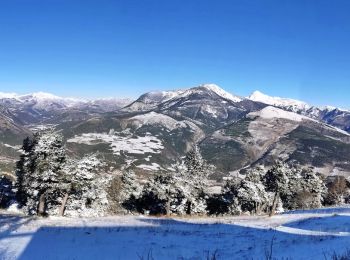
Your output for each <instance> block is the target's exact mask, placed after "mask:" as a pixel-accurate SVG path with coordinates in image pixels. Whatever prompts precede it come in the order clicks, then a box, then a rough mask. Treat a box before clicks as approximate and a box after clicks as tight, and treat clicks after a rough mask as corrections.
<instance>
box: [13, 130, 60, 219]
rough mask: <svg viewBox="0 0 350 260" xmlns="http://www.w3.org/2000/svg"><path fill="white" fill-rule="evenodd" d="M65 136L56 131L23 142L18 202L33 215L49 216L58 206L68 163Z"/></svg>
mask: <svg viewBox="0 0 350 260" xmlns="http://www.w3.org/2000/svg"><path fill="white" fill-rule="evenodd" d="M65 159H66V156H65V149H64V146H63V137H62V135H59V134H57V133H54V132H53V131H52V130H49V131H46V132H43V133H40V134H35V135H34V137H33V139H30V138H26V139H25V140H24V142H23V155H22V156H21V157H20V161H19V162H18V163H17V169H16V174H17V185H16V186H17V199H18V201H19V202H20V203H21V205H22V206H23V208H24V209H25V210H26V211H27V212H28V213H29V214H38V215H45V214H46V213H47V210H50V209H51V208H52V207H54V206H55V205H56V204H57V190H59V189H60V183H61V178H62V176H63V172H62V166H63V164H64V162H65Z"/></svg>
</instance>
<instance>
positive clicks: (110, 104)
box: [0, 84, 350, 181]
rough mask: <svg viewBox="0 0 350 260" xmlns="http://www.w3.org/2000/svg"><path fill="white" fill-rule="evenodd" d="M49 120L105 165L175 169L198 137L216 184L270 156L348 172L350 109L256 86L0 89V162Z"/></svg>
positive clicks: (5, 164)
mask: <svg viewBox="0 0 350 260" xmlns="http://www.w3.org/2000/svg"><path fill="white" fill-rule="evenodd" d="M46 127H54V128H55V129H56V130H57V131H60V132H61V133H62V134H63V135H64V137H65V139H66V141H67V142H66V145H67V148H68V150H69V152H70V153H71V154H74V155H77V156H81V155H83V154H86V153H90V152H96V151H98V152H100V154H102V155H103V156H104V158H105V159H106V160H107V161H108V163H109V164H110V170H111V171H113V170H114V169H119V168H121V167H123V168H125V167H129V168H132V169H133V170H134V171H136V172H137V173H139V174H150V173H152V172H155V171H172V170H174V167H173V166H174V163H175V162H176V161H178V160H179V159H180V158H181V157H183V156H184V155H185V153H186V152H188V151H189V150H190V149H191V147H193V145H194V144H195V143H197V144H198V145H199V146H200V148H201V151H202V154H203V157H204V158H205V159H206V160H207V161H208V163H210V164H212V165H213V166H215V170H214V172H215V174H213V176H212V177H213V178H215V179H217V180H219V181H220V180H222V178H223V177H225V176H228V175H230V174H236V173H238V172H242V171H244V170H245V169H247V168H249V167H251V166H254V165H257V164H265V165H270V164H271V163H273V161H274V160H276V159H282V160H285V161H290V162H298V163H300V164H302V165H304V166H308V167H313V168H314V169H315V170H317V171H318V172H321V173H323V174H326V175H329V174H343V175H348V174H349V173H350V134H349V133H350V111H347V110H342V109H339V108H333V107H325V108H320V107H316V106H311V105H309V104H307V103H305V102H302V101H298V100H293V99H286V98H279V97H270V96H267V95H265V94H263V93H261V92H258V91H255V92H254V93H252V95H250V96H249V97H240V96H236V95H233V94H230V93H228V92H226V91H224V90H223V89H221V88H220V87H218V86H217V85H214V84H204V85H200V86H198V87H194V88H190V89H184V90H176V91H159V92H149V93H145V94H143V95H141V96H140V97H139V98H138V99H136V100H133V101H132V100H127V99H99V100H83V99H72V98H61V97H57V96H54V95H51V94H47V93H34V94H28V95H17V94H7V93H0V152H1V153H0V169H1V170H2V171H11V169H12V168H13V166H14V163H15V160H16V158H17V157H18V155H19V153H20V151H19V147H20V145H21V142H22V140H23V138H24V137H25V136H28V135H30V134H31V133H33V132H35V131H38V130H40V129H44V128H46Z"/></svg>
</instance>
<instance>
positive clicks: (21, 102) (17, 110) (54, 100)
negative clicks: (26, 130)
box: [0, 92, 131, 124]
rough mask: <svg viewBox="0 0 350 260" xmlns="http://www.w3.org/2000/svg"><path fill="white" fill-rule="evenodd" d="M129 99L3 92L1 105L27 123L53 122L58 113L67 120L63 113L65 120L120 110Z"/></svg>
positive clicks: (0, 100) (60, 117)
mask: <svg viewBox="0 0 350 260" xmlns="http://www.w3.org/2000/svg"><path fill="white" fill-rule="evenodd" d="M129 103H131V100H130V99H117V98H109V99H96V100H85V99H77V98H65V97H59V96H56V95H53V94H49V93H44V92H36V93H32V94H26V95H19V94H15V93H0V106H4V107H6V108H7V109H8V110H9V111H10V112H11V113H12V114H13V115H14V117H16V119H18V120H20V121H22V122H23V123H24V124H31V123H39V122H41V123H44V122H48V120H49V121H51V123H53V122H54V121H55V120H56V118H57V117H58V118H57V121H60V120H64V118H63V116H65V117H66V120H72V117H75V118H85V119H86V118H87V116H88V115H89V114H91V115H92V114H96V113H104V112H111V111H117V110H119V109H121V108H122V107H124V106H126V105H127V104H129ZM78 115H80V116H78ZM55 123H56V122H55Z"/></svg>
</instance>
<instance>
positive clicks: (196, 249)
mask: <svg viewBox="0 0 350 260" xmlns="http://www.w3.org/2000/svg"><path fill="white" fill-rule="evenodd" d="M347 249H350V208H346V207H345V208H332V209H321V210H310V211H295V212H290V213H286V214H282V215H277V216H274V217H271V218H269V217H265V216H260V217H249V216H239V217H227V218H152V217H140V216H115V217H104V218H46V219H42V218H27V217H22V216H20V215H14V214H10V213H8V212H0V259H156V260H158V259H210V257H211V256H214V255H215V256H216V259H267V258H268V257H271V258H269V259H282V258H283V259H287V258H288V259H331V256H332V254H333V253H334V252H337V253H343V252H345V251H346V250H347ZM208 256H209V258H208Z"/></svg>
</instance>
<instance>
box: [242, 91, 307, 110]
mask: <svg viewBox="0 0 350 260" xmlns="http://www.w3.org/2000/svg"><path fill="white" fill-rule="evenodd" d="M248 99H250V100H253V101H257V102H261V103H264V104H267V105H272V106H277V107H284V108H286V107H287V108H292V109H293V110H298V109H303V110H305V109H309V108H310V105H308V104H307V103H305V102H302V101H299V100H295V99H289V98H280V97H271V96H268V95H265V94H264V93H261V92H260V91H254V92H253V93H252V94H251V95H250V96H249V97H248Z"/></svg>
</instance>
